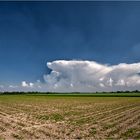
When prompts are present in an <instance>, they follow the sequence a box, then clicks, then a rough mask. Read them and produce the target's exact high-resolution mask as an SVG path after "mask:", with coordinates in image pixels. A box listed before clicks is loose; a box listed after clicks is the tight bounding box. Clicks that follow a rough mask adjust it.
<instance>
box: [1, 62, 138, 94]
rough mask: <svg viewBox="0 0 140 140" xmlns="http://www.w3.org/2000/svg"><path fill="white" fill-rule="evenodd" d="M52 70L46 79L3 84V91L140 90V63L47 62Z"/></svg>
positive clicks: (45, 76)
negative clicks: (18, 83) (17, 83)
mask: <svg viewBox="0 0 140 140" xmlns="http://www.w3.org/2000/svg"><path fill="white" fill-rule="evenodd" d="M47 67H48V68H49V69H50V70H51V72H50V73H49V74H45V75H44V82H41V81H40V80H37V82H34V83H31V82H26V81H22V83H21V85H18V86H17V85H14V86H13V85H10V86H8V87H6V86H2V85H1V86H0V90H1V91H7V90H8V91H43V92H48V91H49V92H96V91H118V90H119V91H120V90H124V91H125V90H130V91H132V90H140V63H133V64H126V63H121V64H118V65H106V64H100V63H97V62H95V61H82V60H69V61H67V60H57V61H52V62H48V63H47Z"/></svg>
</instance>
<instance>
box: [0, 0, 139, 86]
mask: <svg viewBox="0 0 140 140" xmlns="http://www.w3.org/2000/svg"><path fill="white" fill-rule="evenodd" d="M73 59H74V60H89V61H97V62H99V63H101V64H109V65H116V64H119V63H137V62H139V61H140V2H111V1H110V2H105V1H104V2H95V1H93V2H54V1H53V2H26V1H25V2H0V84H1V85H4V84H11V83H12V84H19V83H21V81H27V82H35V81H36V80H38V79H40V80H41V81H43V74H45V73H46V74H47V73H49V72H50V70H49V69H48V68H47V67H46V63H47V62H52V61H55V60H73Z"/></svg>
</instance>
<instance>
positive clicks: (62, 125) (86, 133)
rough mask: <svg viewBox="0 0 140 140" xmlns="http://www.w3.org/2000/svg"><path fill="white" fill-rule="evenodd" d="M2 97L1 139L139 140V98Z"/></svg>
mask: <svg viewBox="0 0 140 140" xmlns="http://www.w3.org/2000/svg"><path fill="white" fill-rule="evenodd" d="M107 95H108V96H106V95H104V94H100V95H98V94H95V95H91V94H88V95H85V94H83V95H81V94H75V95H72V94H69V95H66V94H65V95H63V94H61V95H55V94H54V95H43V94H40V95H32V94H27V95H0V139H8V140H9V139H10V140H11V139H64V138H65V139H111V138H112V139H121V138H122V139H139V138H140V96H139V95H138V94H135V93H133V95H134V96H133V97H130V94H125V95H124V94H118V96H116V95H115V96H112V95H110V94H107Z"/></svg>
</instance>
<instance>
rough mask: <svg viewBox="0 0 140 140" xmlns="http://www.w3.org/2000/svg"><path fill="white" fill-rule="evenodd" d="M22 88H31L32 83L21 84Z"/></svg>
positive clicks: (23, 82) (24, 82)
mask: <svg viewBox="0 0 140 140" xmlns="http://www.w3.org/2000/svg"><path fill="white" fill-rule="evenodd" d="M21 86H22V87H33V86H34V83H27V82H26V81H22V82H21Z"/></svg>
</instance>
